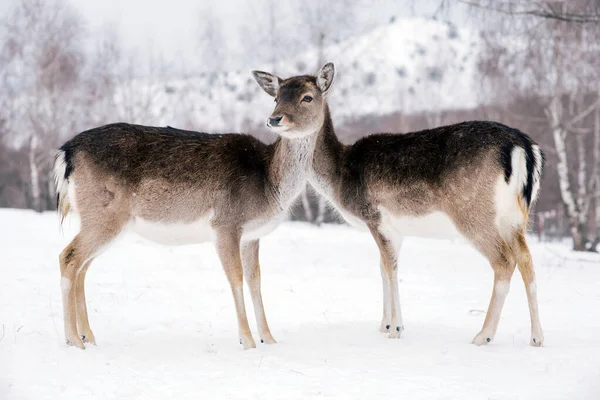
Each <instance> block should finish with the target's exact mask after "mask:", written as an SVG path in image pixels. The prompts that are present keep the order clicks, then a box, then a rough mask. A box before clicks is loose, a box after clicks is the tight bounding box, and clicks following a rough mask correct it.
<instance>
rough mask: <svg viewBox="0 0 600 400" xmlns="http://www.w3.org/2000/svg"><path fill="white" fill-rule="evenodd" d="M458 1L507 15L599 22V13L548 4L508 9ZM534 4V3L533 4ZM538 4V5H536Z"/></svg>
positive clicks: (462, 0) (583, 22)
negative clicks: (572, 10) (529, 7)
mask: <svg viewBox="0 0 600 400" xmlns="http://www.w3.org/2000/svg"><path fill="white" fill-rule="evenodd" d="M459 2H461V3H463V4H466V5H469V6H472V7H477V8H483V9H486V10H490V11H495V12H498V13H501V14H507V15H521V16H523V15H529V16H533V17H538V18H544V19H552V20H557V21H562V22H570V23H577V24H597V23H600V13H598V12H596V13H591V14H578V13H569V12H558V11H556V10H554V9H552V7H550V5H548V4H547V5H546V6H547V7H546V8H532V9H523V10H508V9H506V8H502V7H494V6H490V5H486V4H482V3H480V2H476V1H470V0H459ZM535 5H536V4H535V3H534V6H535ZM538 6H539V5H538Z"/></svg>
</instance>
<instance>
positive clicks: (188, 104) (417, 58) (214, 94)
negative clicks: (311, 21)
mask: <svg viewBox="0 0 600 400" xmlns="http://www.w3.org/2000/svg"><path fill="white" fill-rule="evenodd" d="M479 43H480V42H479V36H478V34H477V33H476V32H472V31H469V30H467V29H462V28H458V27H456V26H453V25H451V24H449V23H446V22H440V21H436V20H431V19H405V20H396V21H393V22H390V23H389V24H387V25H385V26H381V27H379V28H377V29H375V30H373V31H371V32H369V33H367V34H365V35H363V36H359V37H356V38H351V39H348V40H347V41H344V42H341V43H339V44H336V45H334V46H330V47H327V48H326V49H325V50H324V52H323V53H324V55H325V58H326V59H327V60H330V61H334V62H335V63H336V67H337V71H338V76H337V79H336V87H335V90H333V92H332V97H331V100H330V105H331V109H332V113H333V116H334V118H335V119H336V121H339V122H343V121H345V120H347V119H352V118H356V117H360V116H363V115H368V114H376V115H377V114H387V113H391V112H395V111H399V110H401V111H403V112H406V113H414V112H419V111H424V110H430V111H436V110H442V109H448V108H453V109H457V108H458V109H460V108H471V107H474V106H476V105H477V104H479V102H480V101H481V100H482V98H481V97H480V96H479V95H478V93H479V92H480V90H478V89H479V88H478V82H477V78H476V69H477V62H478V51H479V47H480V44H479ZM317 59H318V57H317V50H316V49H313V50H310V51H307V52H305V53H303V54H299V55H298V56H297V57H296V58H294V59H292V60H284V61H282V62H281V63H278V65H277V66H276V70H277V71H276V72H277V73H279V74H280V75H281V76H282V77H287V76H291V75H295V74H305V73H310V74H315V73H316V72H317V69H318V67H317ZM251 69H264V70H266V71H272V70H273V66H270V65H252V66H248V70H247V71H224V72H222V73H220V74H218V75H213V76H206V75H205V76H197V77H193V78H189V79H179V80H172V81H169V82H160V83H155V84H152V85H149V84H147V83H144V82H133V83H128V84H127V85H124V86H123V87H122V88H121V90H120V91H119V93H117V96H116V101H117V103H119V104H120V103H123V104H124V103H127V102H131V101H137V102H139V105H138V107H147V106H148V99H151V102H150V103H151V107H152V110H153V113H154V115H157V116H159V122H160V123H163V124H174V123H178V124H180V125H181V124H184V125H192V126H196V127H202V129H205V130H222V129H239V128H240V127H242V126H243V124H244V122H246V121H251V122H253V123H256V122H257V121H262V120H263V119H265V118H266V117H267V116H268V115H269V113H270V112H271V110H272V103H270V101H269V100H268V98H267V97H266V95H265V94H264V93H263V92H262V91H261V90H260V89H259V88H258V86H257V85H256V83H255V82H254V80H253V79H252V76H251V74H250V70H251Z"/></svg>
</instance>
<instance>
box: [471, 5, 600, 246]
mask: <svg viewBox="0 0 600 400" xmlns="http://www.w3.org/2000/svg"><path fill="white" fill-rule="evenodd" d="M505 3H507V2H495V3H494V4H495V5H494V7H492V6H491V5H489V4H488V5H486V6H484V5H483V4H482V3H479V6H481V7H484V8H485V9H486V10H488V9H494V10H495V9H496V8H497V7H504V8H503V10H504V12H505V13H510V14H511V18H508V19H504V20H502V21H501V22H500V24H496V25H495V26H494V31H490V30H488V31H487V32H486V39H487V42H486V43H487V45H488V49H489V50H490V52H489V54H488V59H487V60H485V59H484V61H483V62H482V65H484V66H485V67H486V68H485V70H484V76H485V78H486V79H487V80H488V81H494V80H495V81H496V85H495V86H493V90H491V92H494V93H502V95H503V96H508V97H510V96H515V95H517V94H518V95H521V94H523V93H531V94H534V95H535V96H537V97H539V98H540V99H542V101H543V102H544V115H545V117H546V118H545V121H544V123H545V124H547V126H548V130H549V131H550V132H551V134H552V138H553V149H552V150H553V152H552V153H554V154H555V155H556V159H557V165H556V168H557V175H558V181H559V188H560V195H561V199H562V202H563V204H564V207H565V211H566V214H567V216H568V219H569V223H570V232H571V236H572V238H573V248H574V249H575V250H585V249H586V248H589V247H590V246H589V239H588V233H589V232H588V219H589V217H590V213H589V211H590V205H591V203H592V201H593V198H594V196H595V192H594V191H593V190H592V189H593V186H594V185H595V182H596V178H595V177H594V172H592V175H591V179H590V178H588V173H589V172H590V171H591V170H592V169H593V168H597V167H592V166H595V165H597V163H598V162H599V161H600V160H598V159H597V158H596V153H593V152H592V153H591V154H590V152H589V151H588V149H587V146H586V143H587V142H588V141H589V140H594V141H595V140H596V136H593V137H592V138H591V139H590V135H591V133H592V131H593V129H592V126H591V125H592V124H593V122H592V121H591V120H592V118H591V116H592V114H593V112H594V111H595V110H596V109H597V108H598V107H600V97H599V96H598V89H597V87H596V86H595V85H594V86H593V87H590V85H589V82H597V80H598V78H599V75H598V71H597V68H596V67H595V66H596V65H597V63H598V61H599V60H600V47H599V46H598V44H597V43H598V37H599V30H598V25H597V24H587V23H585V24H584V23H582V21H580V20H577V21H573V20H571V18H574V16H575V15H582V14H581V13H582V12H583V11H582V10H586V9H588V8H587V7H588V4H587V3H589V2H586V1H573V2H569V3H568V4H567V2H552V3H548V2H544V3H543V4H542V2H531V4H532V5H535V6H536V7H541V8H544V9H546V8H547V9H548V10H551V12H552V15H555V16H557V18H549V17H543V18H541V17H542V16H539V15H537V14H535V13H524V12H521V11H519V10H520V9H519V7H520V5H518V2H517V3H511V4H512V5H511V6H510V7H513V8H510V7H509V6H508V5H506V4H505ZM541 8H540V9H541ZM511 10H512V11H511ZM509 11H510V12H509ZM513 11H514V12H513ZM590 12H591V11H590ZM561 15H562V17H561ZM515 32H519V34H518V35H515ZM504 100H506V98H505V99H504Z"/></svg>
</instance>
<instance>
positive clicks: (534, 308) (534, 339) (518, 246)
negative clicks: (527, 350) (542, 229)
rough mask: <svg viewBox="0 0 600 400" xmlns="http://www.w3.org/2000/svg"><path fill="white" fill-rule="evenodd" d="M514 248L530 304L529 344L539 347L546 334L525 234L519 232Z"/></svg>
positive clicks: (514, 241)
mask: <svg viewBox="0 0 600 400" xmlns="http://www.w3.org/2000/svg"><path fill="white" fill-rule="evenodd" d="M512 247H513V250H514V252H515V255H516V257H517V266H518V267H519V272H521V277H522V278H523V283H524V284H525V291H526V292H527V301H528V303H529V316H530V318H531V339H530V341H529V344H530V345H531V346H536V347H539V346H542V345H543V344H544V332H543V331H542V325H541V323H540V313H539V310H538V302H537V288H536V284H535V271H534V270H533V261H532V260H531V253H530V252H529V247H528V246H527V242H526V240H525V235H524V233H523V232H519V233H517V234H516V235H515V238H514V240H513V246H512Z"/></svg>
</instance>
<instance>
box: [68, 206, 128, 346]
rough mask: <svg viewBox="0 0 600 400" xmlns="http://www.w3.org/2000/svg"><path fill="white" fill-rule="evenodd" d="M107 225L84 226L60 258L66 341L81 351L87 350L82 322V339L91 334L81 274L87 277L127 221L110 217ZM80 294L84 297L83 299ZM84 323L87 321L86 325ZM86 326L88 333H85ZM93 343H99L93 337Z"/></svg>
mask: <svg viewBox="0 0 600 400" xmlns="http://www.w3.org/2000/svg"><path fill="white" fill-rule="evenodd" d="M104 222H105V223H103V224H96V225H94V226H93V227H86V226H85V225H82V227H81V230H80V232H79V233H78V234H77V236H75V238H74V239H73V241H71V243H69V245H68V246H67V247H65V249H64V250H63V251H62V253H60V256H59V262H60V274H61V289H62V298H63V315H64V324H65V340H66V342H67V344H68V345H72V346H75V347H79V348H80V349H84V348H85V347H84V345H83V341H82V340H81V336H80V335H79V333H78V331H77V322H78V321H80V328H82V329H84V331H83V332H82V335H85V334H90V333H91V330H89V323H87V308H86V306H85V295H83V281H84V279H85V278H84V276H81V274H82V273H83V274H84V275H85V273H86V271H87V268H88V267H89V265H90V263H91V260H92V259H93V258H94V257H95V256H96V255H98V252H99V251H100V248H101V247H102V246H106V245H107V244H108V243H109V242H110V241H112V240H113V239H114V238H115V237H116V236H117V235H118V234H119V232H120V231H121V228H122V224H123V219H120V218H117V216H114V215H113V216H111V218H109V217H108V216H107V217H106V220H105V221H104ZM80 294H82V296H79V295H80ZM78 301H79V304H78ZM78 308H79V310H80V311H81V310H85V314H84V313H81V312H78ZM79 314H81V315H79ZM83 319H85V323H84V321H83ZM86 325H87V329H88V330H87V331H86V330H85V328H86ZM86 339H87V336H86ZM90 339H93V340H95V338H94V337H93V334H92V335H91V337H90ZM86 341H89V340H86Z"/></svg>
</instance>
